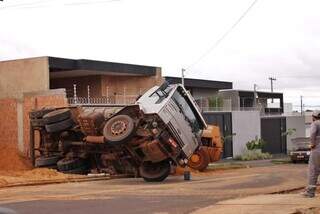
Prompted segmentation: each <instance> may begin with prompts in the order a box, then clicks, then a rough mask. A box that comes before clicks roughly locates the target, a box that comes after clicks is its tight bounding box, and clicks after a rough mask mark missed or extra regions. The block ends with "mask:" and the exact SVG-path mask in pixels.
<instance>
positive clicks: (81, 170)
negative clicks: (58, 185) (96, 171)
mask: <svg viewBox="0 0 320 214" xmlns="http://www.w3.org/2000/svg"><path fill="white" fill-rule="evenodd" d="M89 171H90V169H89V166H88V165H83V166H81V167H78V168H75V169H71V170H67V171H61V172H63V173H65V174H79V175H84V174H87V173H88V172H89Z"/></svg>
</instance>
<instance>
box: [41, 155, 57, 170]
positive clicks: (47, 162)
mask: <svg viewBox="0 0 320 214" xmlns="http://www.w3.org/2000/svg"><path fill="white" fill-rule="evenodd" d="M59 159H61V157H60V156H58V155H55V156H49V157H45V156H41V157H38V158H36V160H35V167H44V166H52V165H56V164H57V162H58V161H59Z"/></svg>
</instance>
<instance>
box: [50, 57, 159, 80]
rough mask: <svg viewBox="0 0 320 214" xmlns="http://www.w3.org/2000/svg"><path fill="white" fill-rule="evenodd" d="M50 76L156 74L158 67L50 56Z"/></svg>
mask: <svg viewBox="0 0 320 214" xmlns="http://www.w3.org/2000/svg"><path fill="white" fill-rule="evenodd" d="M48 61H49V70H50V76H53V77H72V76H86V75H103V74H105V75H129V76H130V75H131V76H154V75H156V69H157V68H158V67H154V66H145V65H133V64H126V63H116V62H107V61H98V60H89V59H68V58H59V57H51V56H49V57H48Z"/></svg>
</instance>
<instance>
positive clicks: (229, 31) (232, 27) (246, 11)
mask: <svg viewBox="0 0 320 214" xmlns="http://www.w3.org/2000/svg"><path fill="white" fill-rule="evenodd" d="M257 2H258V0H254V1H253V2H252V3H251V4H250V6H249V7H248V8H247V9H246V10H245V11H244V13H242V15H241V16H240V17H239V18H238V19H237V20H236V22H235V23H234V24H233V25H232V26H231V27H230V28H229V29H228V30H227V31H226V32H225V33H224V34H222V36H221V37H220V38H219V39H218V40H217V41H216V42H215V43H214V44H213V45H212V46H211V47H210V48H209V49H208V50H207V51H205V52H204V53H203V54H202V55H201V56H200V57H199V58H198V59H197V60H196V61H194V62H193V63H192V64H191V65H189V66H188V67H187V70H188V69H190V68H191V67H193V66H194V65H196V64H198V63H199V62H200V61H201V60H202V59H203V58H204V57H206V56H207V55H208V54H209V53H210V52H212V51H213V50H214V49H216V48H217V47H218V45H219V44H220V43H221V42H222V41H223V40H224V39H225V38H226V37H227V36H228V35H229V34H230V33H231V32H232V30H233V29H234V28H235V27H236V26H237V25H238V24H239V23H240V22H241V20H242V19H243V18H244V17H245V16H246V15H247V14H248V13H249V11H250V10H251V9H252V8H253V6H254V5H255V4H256V3H257Z"/></svg>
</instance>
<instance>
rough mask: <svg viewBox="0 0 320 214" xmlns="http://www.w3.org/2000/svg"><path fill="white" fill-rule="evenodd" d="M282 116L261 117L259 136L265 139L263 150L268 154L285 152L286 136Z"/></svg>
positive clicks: (284, 122)
mask: <svg viewBox="0 0 320 214" xmlns="http://www.w3.org/2000/svg"><path fill="white" fill-rule="evenodd" d="M285 131H286V119H285V118H284V117H276V118H275V117H270V118H261V138H262V139H263V140H264V141H265V145H264V148H263V152H268V153H270V154H281V153H287V138H286V136H285V135H284V134H283V133H284V132H285Z"/></svg>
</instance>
